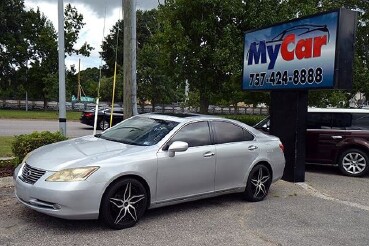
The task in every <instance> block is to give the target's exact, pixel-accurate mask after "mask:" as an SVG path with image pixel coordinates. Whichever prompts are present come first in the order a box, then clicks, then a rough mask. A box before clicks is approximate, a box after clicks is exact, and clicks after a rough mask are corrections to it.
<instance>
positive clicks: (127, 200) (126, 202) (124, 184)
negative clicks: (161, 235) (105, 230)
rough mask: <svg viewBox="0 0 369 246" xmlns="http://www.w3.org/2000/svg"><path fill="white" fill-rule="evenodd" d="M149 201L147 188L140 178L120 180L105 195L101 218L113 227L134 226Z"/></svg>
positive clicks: (102, 202)
mask: <svg viewBox="0 0 369 246" xmlns="http://www.w3.org/2000/svg"><path fill="white" fill-rule="evenodd" d="M147 202H148V199H147V192H146V189H145V187H144V186H143V185H142V184H141V183H140V182H139V181H138V180H136V179H131V178H127V179H121V180H118V181H117V182H115V183H113V184H112V185H111V186H110V187H109V188H108V189H107V190H106V191H105V193H104V195H103V198H102V201H101V207H100V219H102V220H103V222H104V223H105V224H106V225H107V226H109V227H110V228H112V229H117V230H120V229H124V228H128V227H132V226H134V225H135V224H136V223H137V222H138V221H139V219H140V218H141V217H142V215H143V214H144V213H145V210H146V208H147Z"/></svg>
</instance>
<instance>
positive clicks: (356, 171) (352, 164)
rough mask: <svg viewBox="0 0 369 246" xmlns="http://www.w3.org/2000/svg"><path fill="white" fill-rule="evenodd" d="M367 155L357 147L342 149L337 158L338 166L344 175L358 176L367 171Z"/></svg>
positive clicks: (368, 159) (368, 165)
mask: <svg viewBox="0 0 369 246" xmlns="http://www.w3.org/2000/svg"><path fill="white" fill-rule="evenodd" d="M368 161H369V158H368V155H367V154H366V153H365V152H363V151H361V150H359V149H348V150H346V151H344V152H343V153H342V154H341V156H340V159H339V162H338V166H339V168H340V170H341V172H342V173H343V174H344V175H347V176H352V177H359V176H363V175H365V174H366V173H367V172H368V171H369V163H368Z"/></svg>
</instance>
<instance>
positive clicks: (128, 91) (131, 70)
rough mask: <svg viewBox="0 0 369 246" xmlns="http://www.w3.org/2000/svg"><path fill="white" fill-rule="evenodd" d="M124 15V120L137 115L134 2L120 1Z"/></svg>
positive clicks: (133, 0) (129, 0)
mask: <svg viewBox="0 0 369 246" xmlns="http://www.w3.org/2000/svg"><path fill="white" fill-rule="evenodd" d="M122 1H123V14H124V18H123V19H124V44H123V51H124V52H123V56H124V57H123V70H124V72H123V80H124V83H123V92H124V93H123V96H124V98H123V108H124V118H125V119H127V118H129V117H131V116H132V115H137V114H138V113H137V99H136V97H137V81H136V0H122Z"/></svg>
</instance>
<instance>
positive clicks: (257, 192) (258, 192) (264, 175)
mask: <svg viewBox="0 0 369 246" xmlns="http://www.w3.org/2000/svg"><path fill="white" fill-rule="evenodd" d="M269 179H270V174H269V170H268V169H267V168H265V167H264V168H263V166H260V167H259V170H258V172H255V174H254V177H252V178H251V184H252V187H251V189H252V191H253V195H254V197H255V198H258V197H265V196H266V195H267V194H268V188H269V187H268V186H267V183H268V182H269ZM267 187H268V188H267Z"/></svg>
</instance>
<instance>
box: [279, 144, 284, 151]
mask: <svg viewBox="0 0 369 246" xmlns="http://www.w3.org/2000/svg"><path fill="white" fill-rule="evenodd" d="M279 148H281V150H282V152H284V146H283V144H282V143H280V144H279Z"/></svg>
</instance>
